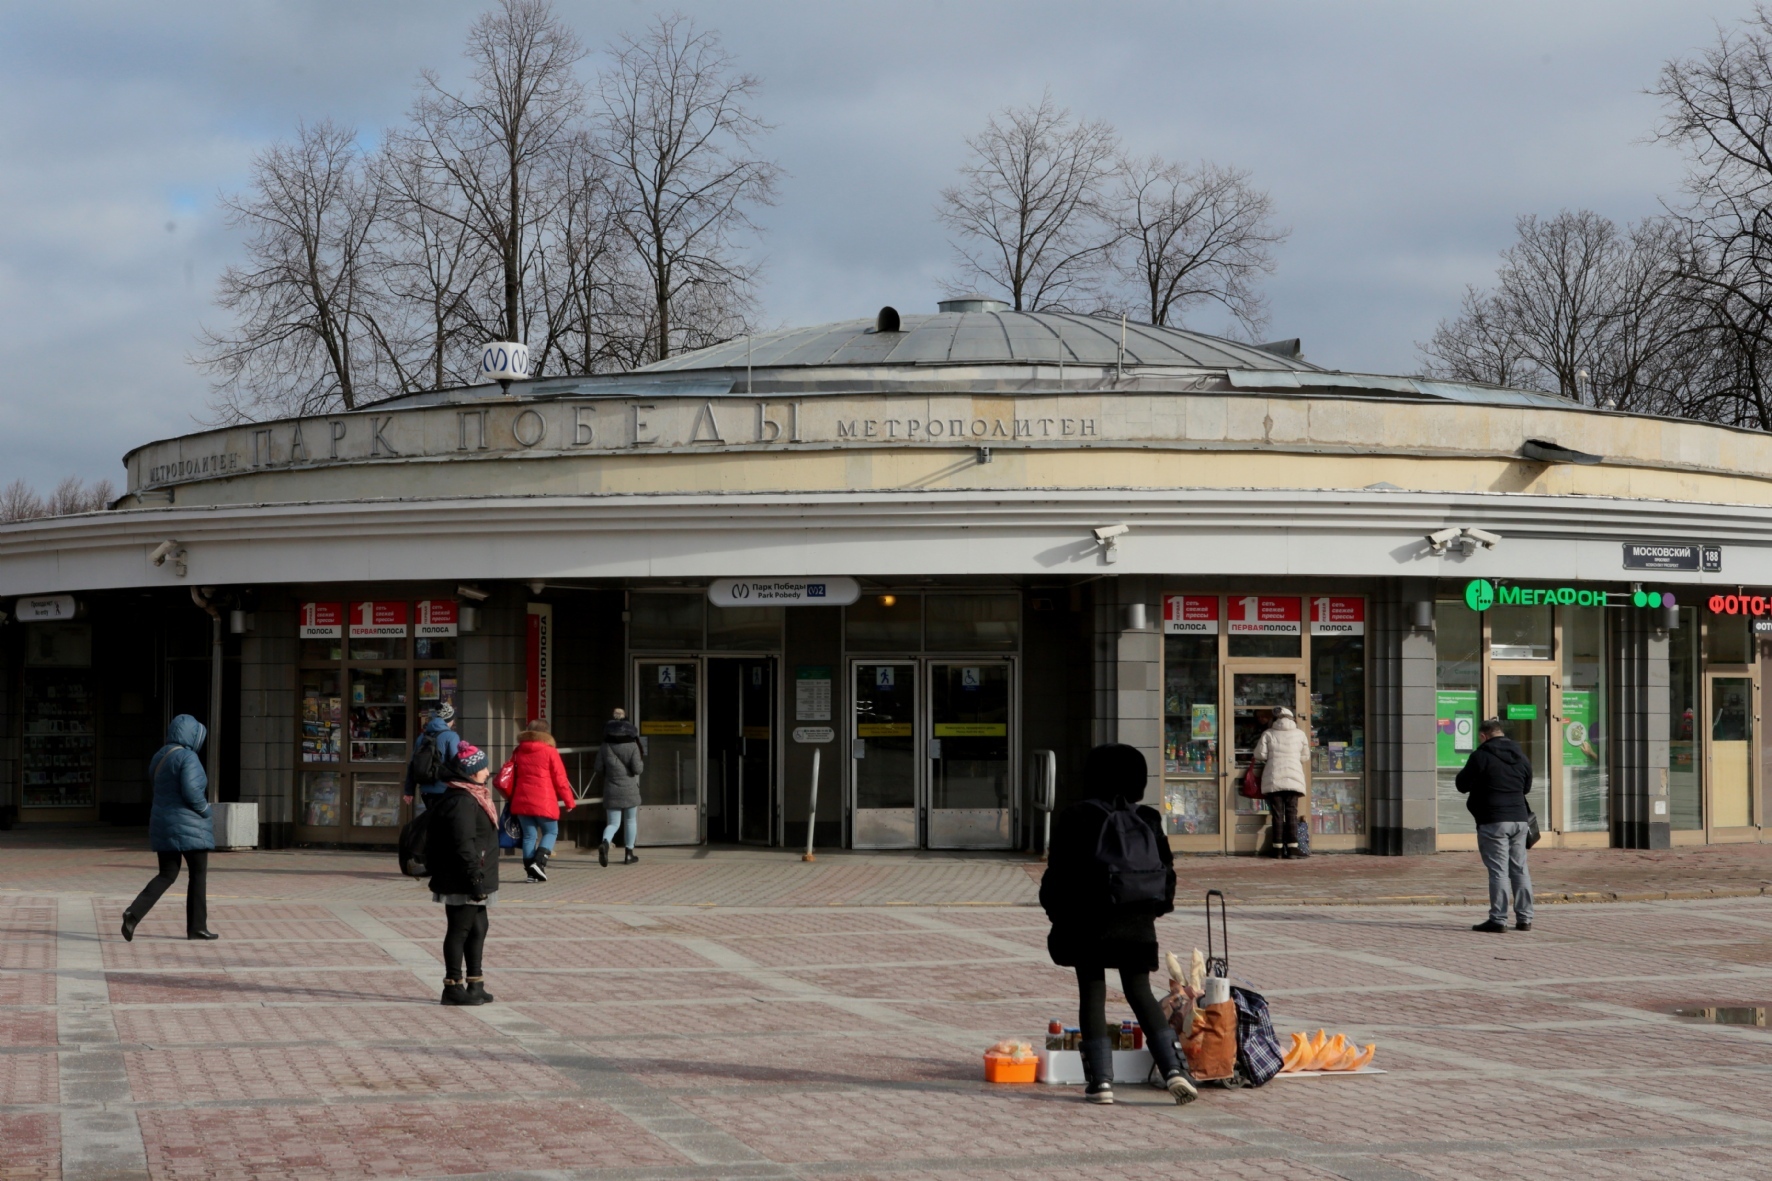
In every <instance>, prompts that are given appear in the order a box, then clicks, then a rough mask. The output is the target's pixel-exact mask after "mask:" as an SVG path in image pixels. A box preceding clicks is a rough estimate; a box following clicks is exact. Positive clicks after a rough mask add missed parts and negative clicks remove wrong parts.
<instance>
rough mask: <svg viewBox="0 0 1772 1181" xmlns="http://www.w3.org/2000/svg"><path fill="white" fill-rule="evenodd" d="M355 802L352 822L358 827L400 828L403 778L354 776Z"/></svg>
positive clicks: (352, 810)
mask: <svg viewBox="0 0 1772 1181" xmlns="http://www.w3.org/2000/svg"><path fill="white" fill-rule="evenodd" d="M351 786H352V788H353V795H354V800H355V802H354V803H353V805H352V809H351V823H352V824H355V825H356V826H357V827H358V828H399V827H400V792H401V790H402V780H400V779H398V778H388V777H385V776H380V775H355V776H352V784H351Z"/></svg>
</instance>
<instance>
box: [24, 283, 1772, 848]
mask: <svg viewBox="0 0 1772 1181" xmlns="http://www.w3.org/2000/svg"><path fill="white" fill-rule="evenodd" d="M124 463H125V466H126V468H127V476H128V480H127V489H128V490H127V492H126V494H125V495H124V496H123V497H122V498H121V499H120V500H119V501H118V502H117V504H116V505H115V507H114V508H112V509H110V510H108V511H104V512H97V513H91V514H85V515H79V516H70V517H60V518H53V519H46V520H39V521H29V522H21V523H17V524H12V525H6V526H0V609H4V610H5V611H6V613H7V616H8V619H7V622H6V623H5V624H4V625H0V818H3V822H4V823H8V824H19V825H23V826H27V827H29V826H39V825H52V824H68V823H101V822H113V823H140V822H141V821H142V820H144V819H145V816H146V809H147V801H148V798H149V794H148V790H147V787H146V783H145V774H144V771H145V764H146V760H147V758H148V757H149V755H150V754H151V753H152V752H153V750H154V749H155V748H156V747H157V745H158V743H159V740H160V734H161V732H162V730H163V727H164V724H165V722H166V720H167V719H168V718H169V717H171V716H172V715H173V714H174V713H177V712H188V713H193V714H196V715H198V716H199V717H204V718H208V717H212V716H213V717H214V718H215V719H216V720H217V721H218V722H219V729H220V732H221V738H220V741H219V743H218V744H217V749H216V751H215V752H214V759H215V763H216V767H217V772H218V775H217V778H218V780H219V791H220V793H221V798H222V799H224V800H238V801H243V802H256V804H257V805H258V819H259V826H260V839H261V840H262V842H263V843H265V844H267V845H272V846H277V845H285V844H289V843H311V844H343V845H348V844H387V843H391V842H392V841H393V839H394V835H395V832H396V829H397V826H398V825H399V824H400V823H401V820H402V815H403V813H402V808H401V801H400V780H401V776H402V774H403V770H404V763H405V758H406V754H407V752H408V751H409V750H410V748H411V744H412V741H413V738H414V736H415V735H416V733H417V732H418V731H419V729H421V728H422V726H423V724H424V722H425V720H426V719H427V718H428V717H429V716H430V714H431V712H432V711H434V710H435V709H436V708H438V707H439V706H440V705H441V704H442V703H443V702H446V701H447V702H452V703H453V705H454V707H455V709H456V710H457V712H458V715H459V717H460V721H459V723H458V728H459V729H460V730H461V732H462V733H463V734H464V735H465V736H466V737H468V738H469V739H470V740H471V741H474V742H476V743H478V744H481V745H484V746H486V747H488V748H490V750H491V752H492V754H493V756H494V757H495V758H502V757H504V756H505V755H506V754H508V752H509V751H510V749H511V746H512V744H513V743H514V741H515V739H516V735H517V732H518V731H519V730H520V729H522V727H523V725H524V724H525V722H526V721H527V720H528V719H529V718H531V717H545V718H547V719H548V720H549V721H550V722H551V724H552V726H553V730H554V733H555V734H556V735H557V736H558V737H559V740H560V743H561V745H562V746H563V747H565V748H567V749H568V751H569V752H574V753H569V754H568V757H567V762H568V767H569V770H571V769H574V768H575V767H576V766H577V759H578V758H579V755H578V754H577V753H576V752H579V751H582V750H584V749H587V748H590V747H592V746H594V744H595V743H596V741H597V738H598V735H599V734H600V733H601V728H602V723H603V720H604V719H605V718H606V717H608V715H609V711H610V710H611V709H612V708H613V707H615V706H623V707H625V708H627V709H628V710H629V711H630V713H631V714H632V715H634V716H635V717H636V719H637V721H638V724H639V727H640V731H641V733H642V735H643V736H644V738H645V741H646V745H647V760H646V761H647V771H646V774H645V776H644V777H643V780H642V785H643V787H642V790H643V795H644V800H645V805H644V808H643V810H642V815H641V820H640V834H641V841H642V843H651V844H664V843H671V844H695V843H701V842H713V843H723V842H745V843H755V844H759V845H788V846H793V845H797V844H799V843H801V842H803V841H805V839H806V837H807V835H808V834H807V825H808V822H809V820H811V821H812V822H813V823H814V824H815V829H814V831H813V834H812V835H813V837H814V838H815V840H816V842H817V843H818V844H819V845H820V846H823V847H854V848H904V849H910V848H934V849H953V848H969V849H990V848H995V849H1014V848H1032V847H1035V846H1037V845H1038V843H1039V840H1040V833H1041V821H1042V814H1041V812H1040V810H1039V808H1038V807H1037V804H1038V803H1040V802H1041V791H1040V787H1041V782H1042V777H1043V776H1044V775H1045V774H1046V772H1047V769H1048V768H1051V769H1053V770H1054V771H1055V774H1056V791H1057V802H1058V804H1059V805H1060V806H1062V805H1063V804H1064V803H1066V802H1067V801H1068V800H1070V799H1072V798H1074V797H1076V796H1077V795H1078V794H1079V792H1080V789H1081V784H1080V781H1079V777H1080V775H1081V768H1082V764H1083V758H1084V755H1085V754H1086V752H1087V751H1088V749H1089V747H1090V746H1091V745H1092V744H1095V743H1099V742H1106V741H1120V742H1126V743H1130V744H1132V745H1135V746H1137V747H1139V748H1141V749H1142V750H1143V751H1144V752H1145V755H1146V757H1147V759H1148V760H1149V763H1150V766H1151V768H1152V772H1153V774H1152V785H1151V789H1150V791H1149V792H1148V793H1147V797H1146V798H1147V801H1149V802H1152V803H1154V804H1156V805H1158V806H1160V808H1161V809H1162V811H1163V813H1164V816H1165V818H1166V821H1167V824H1168V828H1169V832H1170V834H1171V840H1172V843H1173V844H1174V846H1175V848H1176V849H1177V850H1178V851H1185V852H1189V853H1248V852H1253V851H1256V850H1257V849H1258V848H1260V847H1261V846H1262V845H1263V844H1264V843H1265V839H1266V837H1265V834H1264V831H1263V829H1264V825H1265V822H1266V815H1265V812H1264V810H1263V805H1262V803H1261V801H1259V800H1249V799H1245V798H1243V797H1242V796H1241V795H1240V794H1239V793H1238V790H1237V788H1238V780H1239V778H1240V774H1241V769H1242V767H1243V766H1244V765H1246V762H1247V759H1248V752H1249V749H1250V747H1251V746H1252V745H1253V743H1254V739H1255V737H1256V736H1257V735H1258V734H1259V732H1260V730H1261V728H1262V727H1263V726H1264V725H1265V724H1266V723H1267V722H1268V721H1269V720H1270V719H1271V717H1272V715H1273V711H1274V709H1276V708H1277V707H1279V706H1281V705H1285V706H1289V707H1291V708H1292V709H1293V710H1295V711H1296V712H1297V713H1298V715H1299V716H1300V718H1301V719H1308V721H1309V730H1310V734H1311V739H1312V766H1311V771H1310V793H1309V800H1308V805H1307V806H1306V808H1305V809H1304V810H1303V811H1304V812H1305V814H1307V815H1308V817H1309V823H1310V827H1311V833H1312V837H1311V839H1312V843H1313V846H1314V848H1315V849H1316V850H1317V851H1325V850H1329V851H1336V850H1341V851H1366V852H1371V853H1382V854H1399V853H1426V852H1432V851H1433V850H1435V849H1447V848H1469V847H1473V846H1474V843H1475V836H1474V831H1473V828H1472V823H1471V819H1470V817H1469V815H1468V813H1467V812H1466V811H1465V809H1464V807H1463V798H1462V797H1460V796H1459V795H1457V793H1456V792H1455V791H1454V790H1453V786H1452V778H1453V775H1454V774H1455V773H1456V770H1457V769H1458V767H1460V766H1462V765H1463V762H1464V760H1465V758H1466V756H1467V755H1468V752H1469V749H1470V747H1471V744H1472V742H1473V741H1474V730H1475V725H1476V723H1477V722H1478V721H1479V720H1480V719H1481V718H1483V717H1486V716H1490V715H1498V716H1500V717H1502V718H1503V719H1504V720H1505V721H1506V723H1507V725H1508V726H1509V727H1510V730H1511V731H1512V733H1513V734H1514V735H1515V736H1516V737H1517V738H1518V739H1519V741H1520V742H1521V744H1522V745H1523V746H1524V747H1525V748H1526V750H1527V752H1528V754H1529V755H1530V757H1531V759H1532V762H1533V767H1534V771H1535V775H1536V786H1535V788H1534V792H1533V797H1532V798H1533V803H1534V805H1535V807H1536V808H1537V810H1538V812H1539V816H1540V819H1541V823H1542V825H1543V827H1544V828H1545V830H1546V834H1547V835H1546V840H1547V841H1549V842H1550V843H1551V844H1553V845H1562V846H1584V847H1585V846H1594V847H1605V846H1611V847H1621V848H1655V847H1663V846H1667V845H1669V844H1690V843H1702V842H1721V841H1759V840H1761V839H1763V832H1764V825H1765V817H1766V815H1767V808H1768V806H1769V804H1772V800H1769V799H1768V798H1767V795H1766V784H1767V782H1768V776H1767V770H1768V767H1767V763H1766V757H1767V750H1768V748H1767V745H1766V744H1765V742H1764V740H1763V739H1762V737H1761V727H1760V717H1761V713H1762V709H1761V700H1762V698H1761V694H1762V683H1763V678H1762V675H1761V670H1762V666H1763V664H1764V662H1765V660H1766V655H1765V651H1766V649H1765V648H1764V647H1763V645H1762V641H1761V640H1760V638H1759V637H1760V635H1761V628H1762V627H1772V589H1769V588H1772V522H1769V520H1768V514H1767V508H1768V505H1772V437H1768V436H1767V435H1765V434H1762V433H1758V432H1752V431H1744V430H1735V429H1731V428H1727V427H1721V426H1714V425H1709V424H1705V423H1698V422H1686V421H1675V420H1666V419H1657V418H1650V417H1644V416H1640V415H1633V414H1623V413H1617V412H1611V411H1605V410H1596V409H1592V408H1588V407H1583V406H1579V405H1576V404H1574V403H1572V402H1569V401H1567V400H1565V399H1562V398H1559V397H1555V396H1552V395H1547V394H1542V393H1534V392H1526V391H1519V390H1511V389H1502V388H1495V387H1487V386H1473V385H1460V384H1453V383H1446V382H1436V381H1428V380H1423V379H1420V378H1406V377H1385V376H1374V375H1367V374H1352V373H1343V372H1337V371H1332V370H1327V369H1323V368H1320V367H1318V366H1316V365H1313V364H1311V363H1309V362H1307V361H1305V360H1304V359H1303V357H1302V356H1301V355H1299V352H1298V349H1297V342H1286V343H1284V344H1277V345H1264V346H1261V347H1254V346H1250V345H1246V344H1239V343H1235V342H1232V341H1229V340H1223V339H1218V338H1214V337H1210V336H1205V335H1201V334H1197V333H1191V332H1186V331H1180V330H1174V329H1159V328H1152V327H1148V326H1142V325H1134V324H1128V325H1125V326H1124V328H1122V325H1121V324H1120V323H1119V322H1117V321H1107V320H1103V319H1098V318H1091V317H1087V316H1078V315H1064V314H1050V313H1020V312H1012V311H1008V310H1005V309H1004V308H1003V307H1002V306H1001V305H999V304H994V303H992V302H990V301H985V300H961V301H949V302H948V303H946V304H943V305H942V310H941V311H939V312H938V313H936V314H931V315H906V316H904V317H902V318H900V317H898V316H897V315H896V314H892V315H888V314H887V313H885V312H883V313H882V314H881V316H880V317H879V318H877V319H876V318H873V317H869V318H865V319H857V320H850V321H843V322H839V323H833V324H826V325H821V326H818V327H814V328H803V329H793V330H787V331H781V332H775V333H769V334H762V335H758V336H756V337H754V338H750V339H739V340H734V341H731V342H728V343H726V344H722V345H718V346H715V347H712V348H708V349H704V350H701V351H699V352H693V353H688V354H685V355H682V356H679V357H675V358H672V359H670V360H668V361H665V362H661V363H659V364H656V365H652V366H648V367H646V368H644V369H641V370H638V371H635V372H631V373H626V374H621V375H615V376H593V377H579V378H571V377H562V378H549V379H544V380H535V381H528V382H518V383H516V384H514V385H513V386H512V387H511V388H510V390H509V392H508V394H506V393H503V392H501V391H500V390H499V388H498V387H497V386H493V385H484V386H475V387H470V388H460V389H448V390H438V391H434V392H428V393H424V394H418V395H411V396H405V397H400V398H395V399H390V400H388V401H385V402H382V403H379V404H377V405H373V406H369V407H365V408H362V409H359V410H356V411H354V412H349V413H339V414H332V415H326V416H321V417H313V418H301V419H288V420H281V421H274V422H262V423H255V424H250V425H243V426H238V427H230V428H226V429H218V430H208V431H201V432H197V433H194V434H187V435H183V436H180V437H177V438H169V439H164V440H160V441H157V442H151V443H147V444H144V445H143V446H141V447H139V448H137V449H135V450H134V451H132V452H130V453H129V454H128V455H127V456H126V457H125V459H124ZM218 641H219V643H218ZM815 752H816V753H817V755H818V757H819V765H820V784H819V791H818V796H817V812H816V816H815V817H814V816H811V815H810V811H811V810H810V807H809V802H810V793H811V780H812V769H813V761H814V754H815ZM588 765H589V760H588V758H587V759H586V760H585V766H588ZM575 774H578V772H576V771H575ZM586 794H587V795H592V796H595V795H598V794H600V792H599V790H598V788H597V787H596V785H594V784H591V785H588V787H587V790H586ZM593 814H594V816H595V818H598V819H600V815H601V813H600V809H591V810H589V811H588V812H586V813H584V815H585V816H586V817H587V819H589V818H591V817H592V816H593Z"/></svg>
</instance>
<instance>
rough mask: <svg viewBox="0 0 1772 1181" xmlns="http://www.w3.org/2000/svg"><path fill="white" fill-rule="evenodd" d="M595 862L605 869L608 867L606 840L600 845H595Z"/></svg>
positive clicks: (607, 844)
mask: <svg viewBox="0 0 1772 1181" xmlns="http://www.w3.org/2000/svg"><path fill="white" fill-rule="evenodd" d="M597 864H598V865H601V866H603V867H604V868H605V869H607V868H608V867H609V842H608V841H604V842H603V843H602V844H601V845H598V846H597Z"/></svg>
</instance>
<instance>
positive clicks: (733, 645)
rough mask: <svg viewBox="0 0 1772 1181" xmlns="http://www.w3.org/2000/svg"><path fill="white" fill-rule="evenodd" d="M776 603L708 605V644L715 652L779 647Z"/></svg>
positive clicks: (764, 650)
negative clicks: (762, 604)
mask: <svg viewBox="0 0 1772 1181" xmlns="http://www.w3.org/2000/svg"><path fill="white" fill-rule="evenodd" d="M782 616H783V612H782V609H781V608H780V607H713V606H710V607H709V608H708V648H709V649H710V650H712V651H715V652H779V651H781V624H782Z"/></svg>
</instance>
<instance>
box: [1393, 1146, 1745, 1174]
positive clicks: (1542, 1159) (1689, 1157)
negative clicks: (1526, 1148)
mask: <svg viewBox="0 0 1772 1181" xmlns="http://www.w3.org/2000/svg"><path fill="white" fill-rule="evenodd" d="M1372 1159H1373V1160H1375V1161H1377V1162H1379V1163H1381V1164H1386V1165H1390V1166H1392V1167H1394V1168H1399V1169H1405V1170H1408V1171H1409V1172H1411V1173H1415V1174H1417V1175H1419V1176H1422V1177H1431V1178H1435V1179H1436V1181H1440V1179H1444V1181H1495V1179H1496V1178H1520V1179H1521V1181H1593V1179H1595V1178H1612V1177H1629V1178H1632V1179H1633V1181H1730V1179H1732V1178H1740V1179H1741V1181H1760V1179H1761V1178H1764V1177H1765V1176H1766V1150H1765V1147H1764V1146H1763V1145H1755V1146H1753V1147H1736V1146H1728V1145H1718V1146H1715V1147H1692V1146H1671V1145H1657V1146H1656V1147H1655V1148H1653V1149H1633V1148H1614V1149H1605V1148H1583V1149H1557V1148H1543V1147H1538V1146H1534V1147H1533V1149H1532V1150H1531V1152H1530V1153H1517V1154H1516V1153H1499V1152H1480V1153H1478V1152H1473V1153H1470V1154H1468V1155H1464V1154H1459V1155H1448V1156H1425V1155H1419V1154H1414V1153H1403V1154H1396V1155H1391V1154H1385V1155H1381V1156H1375V1157H1373V1158H1372Z"/></svg>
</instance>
